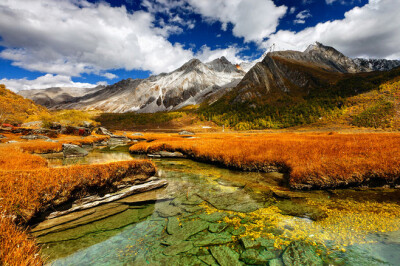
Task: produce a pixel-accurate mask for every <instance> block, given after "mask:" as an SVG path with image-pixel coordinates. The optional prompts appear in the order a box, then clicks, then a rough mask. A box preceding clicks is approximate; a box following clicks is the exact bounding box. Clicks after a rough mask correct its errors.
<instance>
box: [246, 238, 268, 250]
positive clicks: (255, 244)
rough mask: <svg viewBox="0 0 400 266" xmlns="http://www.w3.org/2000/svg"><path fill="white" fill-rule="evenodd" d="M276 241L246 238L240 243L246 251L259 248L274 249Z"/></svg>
mask: <svg viewBox="0 0 400 266" xmlns="http://www.w3.org/2000/svg"><path fill="white" fill-rule="evenodd" d="M274 242H275V241H274V240H273V239H264V238H256V239H253V238H252V237H249V236H246V237H242V238H241V239H240V243H241V244H242V246H243V247H244V248H245V249H249V248H259V247H265V248H269V249H272V248H273V247H274Z"/></svg>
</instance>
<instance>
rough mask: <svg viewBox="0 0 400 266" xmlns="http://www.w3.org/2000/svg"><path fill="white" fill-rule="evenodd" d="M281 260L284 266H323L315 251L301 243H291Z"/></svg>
mask: <svg viewBox="0 0 400 266" xmlns="http://www.w3.org/2000/svg"><path fill="white" fill-rule="evenodd" d="M282 260H283V263H284V264H285V265H313V266H317V265H318V266H319V265H323V263H322V259H321V258H320V256H318V254H317V253H316V252H315V249H314V248H313V247H312V246H310V245H307V244H305V243H303V242H292V243H291V244H290V245H289V246H288V247H287V248H286V250H285V251H284V252H283V255H282Z"/></svg>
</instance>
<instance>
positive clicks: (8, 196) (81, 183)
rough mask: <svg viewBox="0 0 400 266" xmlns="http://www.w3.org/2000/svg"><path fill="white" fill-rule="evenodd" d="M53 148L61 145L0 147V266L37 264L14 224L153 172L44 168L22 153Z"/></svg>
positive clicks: (122, 166)
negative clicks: (125, 180) (126, 178)
mask: <svg viewBox="0 0 400 266" xmlns="http://www.w3.org/2000/svg"><path fill="white" fill-rule="evenodd" d="M43 145H44V146H43ZM52 145H55V146H52ZM57 145H59V146H57ZM58 147H61V144H59V143H52V142H43V141H32V142H25V143H20V144H19V147H18V145H15V146H11V145H3V146H0V209H1V212H0V245H1V251H0V265H36V264H38V265H39V264H41V263H42V262H41V259H40V256H39V255H38V253H37V252H38V248H37V247H36V246H35V242H34V241H33V240H30V239H29V238H28V236H27V235H26V234H25V233H24V232H23V231H21V230H20V229H18V228H17V227H16V226H15V223H14V222H16V223H22V224H23V223H26V222H28V221H29V220H30V219H31V218H32V217H34V215H35V214H37V213H40V212H43V211H46V210H47V209H49V208H51V207H53V206H57V205H59V204H63V203H66V202H68V201H70V200H73V199H79V198H82V197H84V196H87V195H89V194H92V193H96V192H98V191H108V190H110V189H113V188H115V187H116V186H117V185H118V183H119V182H120V181H121V180H122V179H124V178H125V177H130V178H135V179H142V178H144V177H148V176H151V175H153V174H154V173H155V166H154V164H153V163H152V162H150V161H147V160H132V161H123V162H114V163H108V164H98V165H85V166H81V165H77V166H71V167H61V168H49V167H48V164H47V161H46V160H45V159H43V158H41V157H40V156H38V155H32V154H29V153H28V152H43V151H49V150H52V151H54V150H57V149H58ZM24 151H25V152H24Z"/></svg>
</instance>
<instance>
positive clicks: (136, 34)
mask: <svg viewBox="0 0 400 266" xmlns="http://www.w3.org/2000/svg"><path fill="white" fill-rule="evenodd" d="M154 22H155V18H154V16H153V15H152V14H151V13H148V12H144V11H135V12H133V13H131V12H128V11H127V10H126V8H125V7H124V6H122V7H111V6H110V5H108V4H107V3H105V2H99V3H97V4H92V3H89V2H87V1H86V0H64V1H56V0H41V1H32V0H3V1H1V2H0V35H1V37H2V39H1V42H0V45H1V46H3V47H6V49H5V50H3V51H2V52H1V53H0V56H1V57H2V58H4V59H9V60H12V61H13V65H15V66H19V67H22V68H24V69H28V70H35V71H41V72H45V73H53V74H60V75H67V76H79V75H80V74H82V73H94V74H98V75H104V73H105V71H106V70H107V69H118V68H125V69H126V70H132V69H141V70H150V71H152V72H154V73H158V72H163V71H169V70H172V69H174V68H176V67H178V66H180V65H182V64H183V63H184V62H186V61H187V60H189V59H190V58H191V57H192V52H191V51H190V50H185V49H184V48H183V47H182V46H181V45H180V44H174V45H173V44H171V43H170V42H169V41H168V40H167V39H166V38H167V37H168V36H169V34H170V33H173V32H176V31H179V27H177V26H173V25H172V26H171V25H166V26H165V27H155V26H154ZM107 75H108V74H107Z"/></svg>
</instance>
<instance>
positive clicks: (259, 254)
mask: <svg viewBox="0 0 400 266" xmlns="http://www.w3.org/2000/svg"><path fill="white" fill-rule="evenodd" d="M275 258H276V255H275V254H274V253H273V252H271V251H267V250H257V249H248V250H245V251H244V252H243V253H242V254H241V255H240V260H241V261H243V262H245V263H246V264H252V265H265V264H267V263H268V261H269V260H271V259H275Z"/></svg>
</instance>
